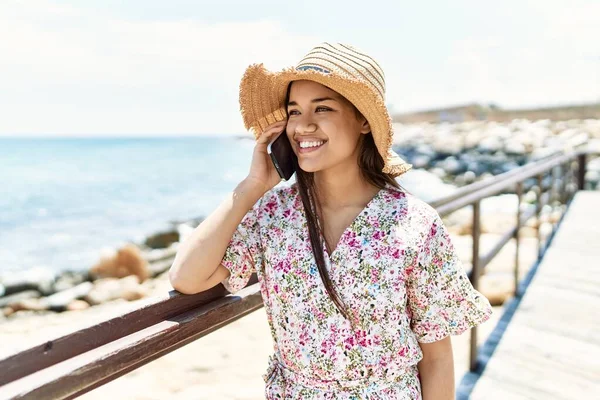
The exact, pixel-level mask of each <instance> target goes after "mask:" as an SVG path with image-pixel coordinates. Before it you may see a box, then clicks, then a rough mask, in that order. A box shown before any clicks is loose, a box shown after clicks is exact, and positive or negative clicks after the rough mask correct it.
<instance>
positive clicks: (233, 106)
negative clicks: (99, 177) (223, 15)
mask: <svg viewBox="0 0 600 400" xmlns="http://www.w3.org/2000/svg"><path fill="white" fill-rule="evenodd" d="M0 38H5V40H0V54H2V58H3V61H2V62H1V63H0V75H1V76H4V77H10V79H7V80H4V81H3V82H2V83H0V105H2V108H3V109H4V111H5V112H6V114H5V117H3V118H2V120H0V134H2V133H4V134H7V133H8V134H10V133H19V132H56V133H65V134H81V133H98V134H100V133H105V132H119V133H122V132H131V133H140V134H143V133H150V134H151V133H154V132H157V133H168V132H170V131H171V130H172V131H173V132H174V133H221V132H235V131H237V132H240V131H242V129H243V127H242V124H241V118H239V115H238V114H239V113H238V112H237V107H238V103H237V90H238V86H239V79H240V78H241V76H242V74H243V71H244V69H245V67H246V66H248V65H249V64H250V63H253V62H264V63H265V65H266V66H267V67H269V68H274V69H278V68H282V67H284V66H286V65H287V64H288V63H289V60H294V59H297V58H298V57H299V56H301V55H302V54H303V53H304V52H305V51H306V50H308V49H309V48H310V47H311V46H312V45H313V44H314V43H315V40H316V39H315V38H313V37H308V36H297V35H292V34H290V33H288V32H286V31H285V29H284V27H283V26H282V25H281V24H280V23H278V22H273V21H268V20H265V21H254V22H246V23H218V24H208V23H201V22H198V21H194V20H181V21H126V20H122V19H119V18H110V19H108V18H106V17H96V16H95V15H93V14H92V13H91V12H90V11H86V10H78V9H74V8H69V7H57V6H56V4H55V3H53V2H50V1H47V0H37V1H27V2H18V1H10V0H9V1H8V3H3V4H2V6H0ZM190 88H196V89H197V92H196V93H194V92H192V91H191V90H190ZM148 95H149V96H150V97H148ZM151 96H155V97H156V98H152V97H151ZM179 97H185V100H186V101H187V104H184V103H186V102H183V101H181V102H180V101H179ZM165 98H166V100H165ZM124 99H125V100H124ZM114 103H116V104H118V105H119V107H120V108H121V109H115V107H114V106H113V105H112V104H114ZM140 103H141V104H143V105H144V107H145V108H146V109H147V111H148V112H147V113H145V112H144V109H143V108H139V107H136V106H135V104H140ZM180 103H181V104H180ZM179 107H183V108H186V109H184V110H181V109H179ZM227 110H229V111H230V112H227ZM7 111H8V112H7ZM215 115H219V116H229V118H220V119H216V118H214V116H215ZM67 120H68V121H69V122H68V123H66V122H65V121H67ZM171 127H172V128H171Z"/></svg>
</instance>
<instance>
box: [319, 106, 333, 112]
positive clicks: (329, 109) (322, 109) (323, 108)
mask: <svg viewBox="0 0 600 400" xmlns="http://www.w3.org/2000/svg"><path fill="white" fill-rule="evenodd" d="M316 111H317V112H319V111H331V108H327V107H323V106H319V107H317V109H316Z"/></svg>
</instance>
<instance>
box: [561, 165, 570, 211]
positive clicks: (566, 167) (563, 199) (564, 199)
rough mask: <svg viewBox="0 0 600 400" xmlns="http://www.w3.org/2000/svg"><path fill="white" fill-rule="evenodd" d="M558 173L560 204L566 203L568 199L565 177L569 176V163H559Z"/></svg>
mask: <svg viewBox="0 0 600 400" xmlns="http://www.w3.org/2000/svg"><path fill="white" fill-rule="evenodd" d="M560 174H561V175H562V176H561V185H560V202H561V203H562V204H567V202H568V199H569V194H568V193H567V186H568V185H567V183H568V182H567V178H568V176H569V164H568V163H564V164H561V165H560Z"/></svg>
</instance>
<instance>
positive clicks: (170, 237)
mask: <svg viewBox="0 0 600 400" xmlns="http://www.w3.org/2000/svg"><path fill="white" fill-rule="evenodd" d="M178 241H179V232H177V231H169V232H160V233H157V234H155V235H152V236H149V237H148V238H147V239H146V241H145V242H144V244H145V245H146V246H148V247H150V248H152V249H164V248H167V247H169V246H170V245H171V244H172V243H174V242H178Z"/></svg>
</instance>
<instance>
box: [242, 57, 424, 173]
mask: <svg viewBox="0 0 600 400" xmlns="http://www.w3.org/2000/svg"><path fill="white" fill-rule="evenodd" d="M298 80H310V81H314V82H317V83H320V84H322V85H324V86H326V87H328V88H330V89H332V90H334V91H336V92H337V93H339V94H340V95H342V96H343V97H345V98H346V99H348V101H350V102H351V103H352V104H354V106H355V107H356V108H357V109H358V111H359V112H360V113H361V114H362V115H363V116H364V117H365V118H366V119H367V121H368V122H369V126H370V128H371V133H372V135H373V139H374V141H375V145H376V147H377V150H378V151H379V154H381V155H384V154H386V155H387V156H386V157H383V158H384V162H385V166H384V169H383V172H385V173H388V174H391V175H393V176H399V175H401V174H403V173H405V172H406V171H408V170H409V169H411V168H412V165H411V164H409V163H407V162H406V161H404V160H403V159H402V158H401V157H400V156H399V155H398V154H397V153H396V152H394V151H393V150H392V141H393V134H392V121H391V118H390V116H389V114H388V111H387V108H386V107H385V104H384V103H383V101H382V100H381V98H380V97H379V96H377V95H376V94H375V93H374V92H373V91H372V90H371V89H370V88H369V87H368V86H367V85H366V84H365V83H364V82H362V81H360V80H358V79H356V78H353V77H352V76H340V75H339V74H330V73H326V72H321V71H317V70H313V69H307V70H297V69H295V68H293V67H290V68H287V69H284V70H282V71H280V72H271V71H268V70H267V69H266V68H265V67H264V65H263V64H253V65H251V66H249V67H248V68H247V69H246V72H245V73H244V76H243V77H242V81H241V82H240V111H241V114H242V119H243V121H244V126H245V127H246V129H250V128H253V130H254V134H255V136H256V138H257V139H258V138H259V137H260V135H261V134H262V133H263V132H264V131H265V129H266V128H267V127H268V126H269V125H271V124H273V123H275V122H279V121H283V120H285V119H286V114H287V113H286V104H285V96H286V92H287V88H288V85H289V84H290V83H291V82H293V81H298Z"/></svg>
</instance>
